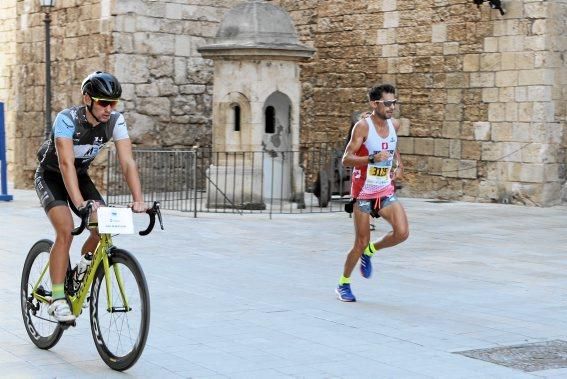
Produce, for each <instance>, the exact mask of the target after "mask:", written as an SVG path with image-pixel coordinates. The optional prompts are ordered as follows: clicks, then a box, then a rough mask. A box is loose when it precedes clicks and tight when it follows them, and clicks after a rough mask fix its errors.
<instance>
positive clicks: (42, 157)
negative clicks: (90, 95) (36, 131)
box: [37, 106, 129, 174]
mask: <svg viewBox="0 0 567 379" xmlns="http://www.w3.org/2000/svg"><path fill="white" fill-rule="evenodd" d="M86 111H87V110H86V107H85V106H79V107H72V108H68V109H65V110H63V111H61V112H59V114H58V115H57V117H56V118H55V122H54V123H53V127H52V129H51V134H50V136H49V138H48V139H47V140H46V141H45V142H44V143H43V144H42V145H41V147H40V148H39V151H38V152H37V158H38V160H39V165H40V167H41V168H43V169H45V170H49V171H56V172H60V170H59V160H58V159H57V151H56V150H55V139H56V138H68V139H72V140H73V151H74V152H75V168H76V169H77V174H85V173H86V172H87V170H88V168H89V165H90V164H91V162H92V161H93V160H94V159H95V157H96V156H97V154H98V153H99V152H100V151H101V150H102V148H103V147H104V145H105V144H106V143H107V142H108V141H109V140H110V139H113V140H114V141H118V140H121V139H125V138H129V136H128V129H127V128H126V121H125V120H124V116H122V114H121V113H119V112H112V114H111V115H110V119H109V120H108V121H107V122H105V123H100V124H98V125H96V126H92V125H91V124H89V122H88V121H87V116H86Z"/></svg>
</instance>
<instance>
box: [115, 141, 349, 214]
mask: <svg viewBox="0 0 567 379" xmlns="http://www.w3.org/2000/svg"><path fill="white" fill-rule="evenodd" d="M134 155H135V159H136V162H137V164H138V170H139V172H140V180H141V184H142V191H143V193H144V200H145V201H147V202H153V201H155V200H158V201H160V203H161V206H162V208H164V209H172V210H179V211H184V212H193V214H194V216H195V217H197V214H198V213H199V212H216V213H269V214H270V215H271V214H274V213H280V214H281V213H315V212H338V211H342V210H343V204H344V203H345V202H347V201H348V198H349V191H350V169H346V168H344V167H343V166H342V164H341V156H342V145H340V144H329V143H318V144H315V143H314V144H309V145H302V146H301V148H300V149H299V151H246V152H242V151H240V152H213V151H212V150H211V149H196V150H179V149H147V148H144V149H142V148H137V149H134ZM107 169H108V172H107V198H108V202H109V203H111V204H125V203H128V202H130V201H131V195H130V191H129V189H128V186H127V185H126V182H125V181H124V178H123V176H122V173H121V170H120V165H119V162H118V159H117V155H116V151H115V150H114V149H110V150H109V156H108V168H107Z"/></svg>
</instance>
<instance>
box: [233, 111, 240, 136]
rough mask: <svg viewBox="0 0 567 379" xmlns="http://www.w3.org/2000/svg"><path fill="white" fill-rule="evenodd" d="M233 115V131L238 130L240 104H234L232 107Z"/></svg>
mask: <svg viewBox="0 0 567 379" xmlns="http://www.w3.org/2000/svg"><path fill="white" fill-rule="evenodd" d="M232 111H233V116H234V131H235V132H239V131H240V105H235V106H233V107H232Z"/></svg>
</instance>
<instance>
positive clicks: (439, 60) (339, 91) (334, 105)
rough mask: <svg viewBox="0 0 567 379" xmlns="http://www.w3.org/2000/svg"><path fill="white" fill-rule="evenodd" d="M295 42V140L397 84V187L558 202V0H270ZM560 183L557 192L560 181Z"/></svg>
mask: <svg viewBox="0 0 567 379" xmlns="http://www.w3.org/2000/svg"><path fill="white" fill-rule="evenodd" d="M274 2H275V3H277V4H279V5H280V6H282V7H283V8H285V9H286V10H288V12H290V14H291V15H292V17H293V19H294V21H295V23H296V26H297V28H298V31H299V34H300V37H301V40H302V42H303V43H305V44H308V45H311V46H314V47H316V48H317V53H316V56H315V58H314V59H313V61H311V62H309V63H306V64H304V65H303V66H302V83H303V100H302V114H301V119H302V140H310V141H317V140H319V141H320V140H324V141H328V140H333V139H335V140H338V139H342V138H344V136H345V134H346V132H347V130H348V127H349V124H350V117H351V114H352V113H353V112H355V111H360V110H364V109H367V108H368V105H367V102H366V91H367V88H369V87H371V86H372V85H373V84H375V83H377V82H390V83H393V84H394V85H396V86H397V88H398V90H399V96H398V97H399V99H400V100H401V104H400V106H399V107H398V115H397V117H399V118H401V120H402V124H403V125H404V127H403V128H402V132H401V133H400V134H401V135H402V136H403V137H402V138H401V141H400V148H401V151H402V153H403V161H404V162H405V167H406V173H407V175H406V183H405V184H406V186H405V188H404V190H403V192H404V193H406V194H408V195H411V196H421V197H442V198H447V199H462V200H468V201H501V202H517V203H522V204H537V205H551V204H557V203H558V202H560V201H561V197H562V196H563V199H564V200H565V199H566V197H567V194H566V193H567V190H566V189H565V188H566V187H565V179H566V168H565V166H566V158H565V150H566V145H567V144H566V141H567V131H566V125H565V119H566V117H565V103H566V98H567V90H566V88H567V87H566V82H567V81H566V74H565V66H566V63H565V60H564V59H565V58H564V54H565V51H566V49H565V35H566V30H565V21H564V20H565V19H566V16H565V14H566V12H567V4H565V3H564V2H546V1H535V0H521V1H520V0H518V1H508V2H505V3H504V4H505V6H506V7H507V9H506V10H507V14H506V15H505V16H500V15H499V13H498V12H497V11H496V10H491V9H490V8H489V7H488V5H487V4H485V5H483V6H481V8H480V9H477V7H476V6H475V5H474V4H473V2H472V1H469V0H466V1H465V0H460V1H459V0H456V1H445V0H437V1H429V0H417V1H396V0H388V1H386V0H366V1H357V2H353V1H345V2H319V1H316V0H304V1H299V2H298V1H293V0H275V1H274ZM562 186H563V195H561V187H562Z"/></svg>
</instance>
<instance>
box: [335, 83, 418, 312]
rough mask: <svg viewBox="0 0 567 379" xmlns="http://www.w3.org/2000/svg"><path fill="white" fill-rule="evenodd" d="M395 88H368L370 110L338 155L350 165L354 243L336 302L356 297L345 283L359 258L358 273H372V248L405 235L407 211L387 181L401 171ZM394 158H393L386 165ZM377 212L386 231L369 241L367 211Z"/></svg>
mask: <svg viewBox="0 0 567 379" xmlns="http://www.w3.org/2000/svg"><path fill="white" fill-rule="evenodd" d="M395 94H396V89H395V88H394V86H392V85H390V84H382V85H377V86H375V87H373V88H372V89H370V91H369V93H368V97H369V101H370V106H371V107H372V113H371V114H370V115H369V116H367V117H366V118H364V119H361V120H359V121H358V122H357V123H356V125H355V126H354V128H353V131H352V136H351V138H350V141H349V142H348V144H347V146H346V148H345V152H344V155H343V164H344V165H345V166H351V167H354V169H353V173H352V188H351V196H352V197H354V198H356V199H357V200H356V204H354V210H353V211H354V230H355V240H354V245H353V247H352V248H351V250H350V251H349V253H348V255H347V258H346V261H345V264H344V270H343V275H342V276H341V278H340V279H339V285H338V286H337V288H336V290H335V292H336V293H337V295H338V298H339V300H341V301H347V302H350V301H356V298H355V296H354V295H353V294H352V291H351V288H350V275H351V274H352V271H353V270H354V267H355V266H356V263H357V262H358V260H359V259H360V271H361V273H362V276H363V277H365V278H369V277H370V275H371V274H372V264H371V262H370V258H371V257H372V256H373V255H374V253H375V252H376V251H377V250H381V249H384V248H387V247H391V246H395V245H397V244H399V243H401V242H403V241H405V240H406V239H407V238H408V236H409V228H408V221H407V216H406V212H405V210H404V208H403V207H402V205H401V203H400V202H399V201H398V199H397V197H396V196H395V194H394V185H393V183H392V181H393V180H396V179H398V178H399V177H401V175H402V166H401V161H400V159H399V152H398V151H397V141H398V137H397V131H398V129H399V127H400V123H399V121H398V120H396V119H393V118H392V115H393V112H394V107H395V105H396V99H395ZM394 161H397V162H398V165H399V166H398V167H397V169H396V170H392V164H393V162H394ZM377 215H379V216H381V217H382V218H383V219H384V220H386V221H387V222H388V223H389V224H390V225H391V226H392V231H390V232H389V233H387V234H386V235H385V236H383V237H382V238H381V239H380V240H378V241H377V242H375V243H372V242H370V216H374V217H375V216H377Z"/></svg>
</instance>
